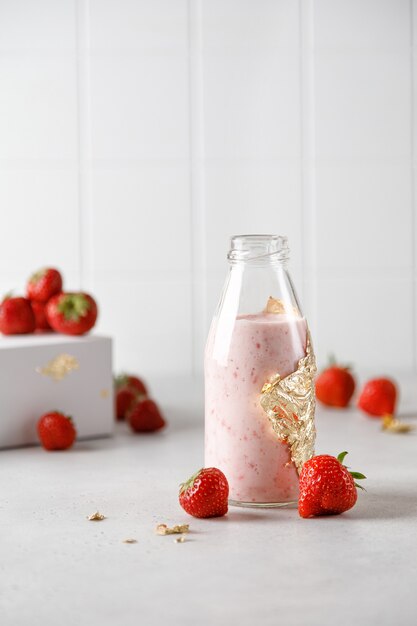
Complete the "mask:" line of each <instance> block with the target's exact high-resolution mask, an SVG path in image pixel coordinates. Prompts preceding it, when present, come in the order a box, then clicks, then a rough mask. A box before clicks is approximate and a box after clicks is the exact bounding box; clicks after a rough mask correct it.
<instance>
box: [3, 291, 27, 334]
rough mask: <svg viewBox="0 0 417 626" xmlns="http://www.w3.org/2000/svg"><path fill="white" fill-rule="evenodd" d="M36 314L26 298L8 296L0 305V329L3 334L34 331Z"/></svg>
mask: <svg viewBox="0 0 417 626" xmlns="http://www.w3.org/2000/svg"><path fill="white" fill-rule="evenodd" d="M34 330H35V315H34V313H33V311H32V307H31V306H30V302H29V300H27V299H26V298H20V297H18V298H12V297H8V296H6V298H5V299H4V300H3V302H2V303H1V306H0V331H1V332H2V333H3V335H21V334H26V333H33V331H34Z"/></svg>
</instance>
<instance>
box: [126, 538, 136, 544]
mask: <svg viewBox="0 0 417 626" xmlns="http://www.w3.org/2000/svg"><path fill="white" fill-rule="evenodd" d="M123 543H137V539H123Z"/></svg>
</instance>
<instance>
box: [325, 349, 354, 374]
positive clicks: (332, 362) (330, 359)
mask: <svg viewBox="0 0 417 626" xmlns="http://www.w3.org/2000/svg"><path fill="white" fill-rule="evenodd" d="M327 362H328V367H337V368H339V369H340V370H346V371H347V372H349V371H350V370H351V369H352V365H351V364H350V363H348V364H347V365H341V364H340V363H338V361H337V359H336V357H335V355H334V354H333V352H331V353H330V354H329V355H328V357H327Z"/></svg>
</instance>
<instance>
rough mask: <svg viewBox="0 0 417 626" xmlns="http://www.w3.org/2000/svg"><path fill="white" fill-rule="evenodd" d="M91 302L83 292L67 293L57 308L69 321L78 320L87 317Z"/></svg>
mask: <svg viewBox="0 0 417 626" xmlns="http://www.w3.org/2000/svg"><path fill="white" fill-rule="evenodd" d="M90 307H91V304H90V302H89V301H88V299H87V298H86V297H85V295H84V294H82V293H69V294H65V295H64V296H63V297H62V298H61V299H60V300H59V302H58V304H57V309H58V311H59V312H60V313H62V315H63V316H64V318H65V319H66V320H67V321H73V322H78V320H79V319H80V318H81V317H85V316H86V315H87V313H88V311H89V310H90Z"/></svg>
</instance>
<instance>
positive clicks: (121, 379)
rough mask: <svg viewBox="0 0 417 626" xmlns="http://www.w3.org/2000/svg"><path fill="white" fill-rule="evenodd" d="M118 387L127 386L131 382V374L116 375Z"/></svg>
mask: <svg viewBox="0 0 417 626" xmlns="http://www.w3.org/2000/svg"><path fill="white" fill-rule="evenodd" d="M114 384H115V385H116V387H126V386H127V385H128V384H129V376H128V375H127V374H119V375H118V376H115V377H114Z"/></svg>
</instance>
